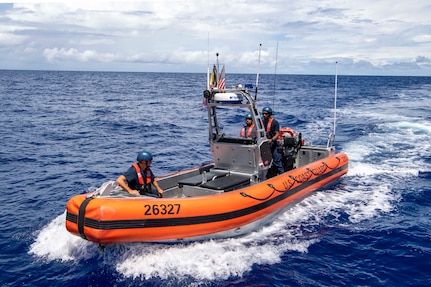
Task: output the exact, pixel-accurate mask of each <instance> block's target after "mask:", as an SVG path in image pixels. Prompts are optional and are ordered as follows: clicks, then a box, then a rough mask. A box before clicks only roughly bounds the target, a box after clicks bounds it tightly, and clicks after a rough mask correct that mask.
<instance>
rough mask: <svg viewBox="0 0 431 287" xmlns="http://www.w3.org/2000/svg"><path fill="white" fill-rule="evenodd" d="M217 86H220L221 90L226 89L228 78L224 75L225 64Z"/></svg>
mask: <svg viewBox="0 0 431 287" xmlns="http://www.w3.org/2000/svg"><path fill="white" fill-rule="evenodd" d="M217 88H219V90H224V89H226V80H225V76H224V66H223V69H222V70H221V73H220V77H219V79H218V85H217Z"/></svg>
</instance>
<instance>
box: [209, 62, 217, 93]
mask: <svg viewBox="0 0 431 287" xmlns="http://www.w3.org/2000/svg"><path fill="white" fill-rule="evenodd" d="M216 85H217V68H216V66H215V65H214V67H213V72H212V73H211V78H210V88H214V87H215V86H216Z"/></svg>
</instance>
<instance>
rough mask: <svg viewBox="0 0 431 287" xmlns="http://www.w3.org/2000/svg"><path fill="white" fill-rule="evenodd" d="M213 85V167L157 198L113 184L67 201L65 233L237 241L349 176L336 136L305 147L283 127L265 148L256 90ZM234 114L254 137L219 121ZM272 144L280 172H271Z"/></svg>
mask: <svg viewBox="0 0 431 287" xmlns="http://www.w3.org/2000/svg"><path fill="white" fill-rule="evenodd" d="M214 71H215V69H214V70H213V73H214ZM208 78H209V77H208ZM215 78H217V77H213V76H212V77H211V79H215ZM212 87H217V85H216V84H211V85H210V84H209V85H208V89H207V90H205V91H204V99H205V102H206V106H207V112H208V130H209V144H210V149H211V154H212V157H213V163H211V164H209V165H204V166H200V167H196V168H193V169H189V170H184V171H180V172H177V173H174V174H170V175H167V176H163V177H160V178H157V183H158V184H159V186H160V187H161V188H162V189H163V190H164V193H163V198H155V197H150V196H135V195H131V194H129V193H127V192H126V191H125V190H123V189H121V188H119V187H118V186H117V184H116V183H115V182H113V181H111V182H106V183H105V184H103V185H102V186H101V187H100V188H99V189H98V190H97V191H95V192H92V193H88V194H82V195H77V196H75V197H73V198H72V199H70V200H69V202H68V203H67V207H66V211H67V212H66V228H67V230H68V231H69V232H71V233H73V234H75V235H77V236H80V237H82V238H83V239H86V240H89V241H92V242H96V243H99V244H111V243H117V242H169V241H181V240H201V239H208V238H225V237H232V236H238V235H242V234H245V233H248V232H250V231H252V230H256V229H258V228H260V227H261V226H263V225H264V224H266V223H267V222H269V221H270V220H271V219H272V218H273V217H274V216H276V215H277V214H278V213H280V212H281V211H283V210H284V209H286V208H288V207H289V205H290V204H292V203H294V202H296V201H298V200H299V199H301V198H303V197H305V196H307V195H308V194H310V193H311V192H313V191H316V190H318V189H320V188H322V187H324V186H326V185H328V184H330V183H333V182H334V181H336V180H338V179H339V178H340V177H341V176H343V175H344V174H346V173H347V170H348V161H349V160H348V157H347V155H346V154H344V153H336V152H335V147H334V146H333V139H334V135H333V136H332V137H330V139H331V140H330V141H329V142H328V144H327V145H326V146H317V145H309V144H305V142H304V140H303V139H302V133H297V132H296V131H294V130H292V129H290V128H282V129H281V132H280V134H279V137H278V138H276V137H274V138H273V139H275V142H274V143H272V144H273V145H275V146H272V147H271V143H270V141H269V140H268V139H267V130H266V127H265V126H264V123H263V121H262V117H261V114H260V112H259V109H258V108H257V104H256V102H257V101H256V95H257V89H256V90H255V91H256V94H255V95H254V97H253V96H252V95H251V94H250V90H252V87H251V86H249V85H246V86H245V87H243V86H241V85H238V86H236V87H234V88H232V89H223V90H220V89H217V88H212ZM232 113H241V114H243V115H247V119H248V120H249V119H250V118H251V119H252V124H253V126H254V127H255V129H256V133H254V134H253V137H252V138H250V137H240V136H239V134H240V130H241V128H242V123H241V126H239V127H238V128H235V129H231V128H230V127H229V125H228V124H223V120H231V119H232ZM334 130H335V129H334ZM251 134H252V133H249V135H251ZM274 147H275V150H276V152H277V153H278V155H279V156H280V157H281V159H282V165H283V170H284V171H283V172H281V174H280V171H278V170H277V169H275V168H274V164H273V155H274V153H273V151H274ZM275 155H276V154H275Z"/></svg>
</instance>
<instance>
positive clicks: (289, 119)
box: [0, 66, 431, 287]
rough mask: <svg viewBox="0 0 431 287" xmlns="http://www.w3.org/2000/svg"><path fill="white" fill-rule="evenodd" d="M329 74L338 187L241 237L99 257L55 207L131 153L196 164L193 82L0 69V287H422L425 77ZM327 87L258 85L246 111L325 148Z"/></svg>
mask: <svg viewBox="0 0 431 287" xmlns="http://www.w3.org/2000/svg"><path fill="white" fill-rule="evenodd" d="M339 70H340V74H341V75H339V76H338V93H337V107H338V109H337V114H336V118H337V121H336V122H337V126H336V134H337V136H336V148H337V149H338V150H339V151H343V152H345V153H347V154H348V155H349V157H350V165H349V167H350V169H349V173H348V174H347V175H346V176H345V177H343V178H342V179H341V180H340V181H339V182H337V183H336V184H335V185H333V186H331V187H328V188H327V189H324V190H321V191H318V192H316V193H314V194H313V195H311V196H309V197H307V198H305V199H304V200H302V201H300V202H298V203H297V204H296V205H294V206H292V208H290V209H289V210H287V211H286V212H285V213H283V214H282V215H281V216H280V217H278V218H277V219H275V220H274V221H273V222H272V223H271V224H270V225H267V226H264V227H263V228H262V229H260V230H257V231H256V232H254V233H251V234H249V235H247V236H244V237H239V238H232V239H225V240H214V241H204V242H193V243H179V244H149V243H134V244H116V245H109V246H107V247H106V249H105V250H104V251H101V250H99V248H98V246H97V245H96V244H93V243H90V242H87V241H85V240H83V239H81V238H79V237H76V236H73V235H71V234H69V233H68V232H67V231H66V229H65V226H64V221H65V213H64V211H65V205H66V202H67V201H68V200H69V198H71V197H72V196H74V195H76V194H80V193H83V192H88V191H92V190H95V189H96V188H97V187H99V186H100V185H101V184H102V183H103V182H105V181H108V180H114V179H116V178H117V177H118V175H119V174H120V173H121V172H123V171H125V170H126V169H127V168H128V167H129V166H130V165H131V163H132V162H133V161H134V160H135V157H136V154H137V152H138V151H141V150H148V151H150V152H152V153H153V155H154V162H153V170H154V172H155V173H156V175H163V174H165V173H168V172H174V171H177V170H180V169H183V168H189V167H193V166H196V165H200V164H202V163H208V162H210V161H211V156H210V151H209V145H208V140H207V139H208V134H207V113H206V111H205V110H203V109H202V92H203V90H204V89H205V87H206V78H207V76H206V74H205V73H202V74H186V73H183V74H175V73H116V72H57V71H50V72H48V71H0V99H1V113H0V144H1V148H0V179H1V183H2V186H3V188H2V189H1V193H0V202H1V208H0V218H1V225H0V250H1V251H0V252H1V253H0V254H1V257H0V268H1V270H0V271H1V272H0V286H2V287H3V286H94V287H96V286H313V287H316V286H430V282H431V216H430V211H431V148H430V146H431V110H430V107H431V77H371V76H370V77H367V76H343V75H342V66H340V69H339ZM227 72H228V70H227ZM334 80H335V76H307V75H276V76H274V75H260V77H259V93H258V101H259V108H260V109H261V108H263V107H264V106H266V105H270V106H271V107H273V109H274V111H275V112H274V116H275V118H276V119H277V120H278V121H279V122H280V123H281V126H288V127H292V128H294V129H295V130H297V131H298V132H302V134H303V137H304V139H305V141H306V142H308V143H315V144H320V143H326V140H327V136H328V134H329V133H330V132H331V131H332V130H333V122H334ZM226 82H227V86H228V87H229V86H233V85H236V84H243V85H244V84H247V83H252V84H254V83H255V75H240V74H234V75H231V74H229V73H227V75H226ZM243 116H244V115H232V121H231V124H232V125H238V124H239V125H241V123H242V120H243Z"/></svg>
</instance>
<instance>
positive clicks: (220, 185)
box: [201, 174, 250, 191]
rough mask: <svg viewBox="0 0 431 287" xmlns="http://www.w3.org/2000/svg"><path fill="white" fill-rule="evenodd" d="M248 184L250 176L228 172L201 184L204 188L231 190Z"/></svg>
mask: <svg viewBox="0 0 431 287" xmlns="http://www.w3.org/2000/svg"><path fill="white" fill-rule="evenodd" d="M249 184H250V177H249V176H243V175H238V174H229V175H226V176H223V177H218V178H215V179H214V180H212V181H207V182H205V183H203V184H202V185H201V186H202V187H205V188H210V189H215V190H224V191H231V190H234V189H237V188H240V187H243V186H247V185H249Z"/></svg>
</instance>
